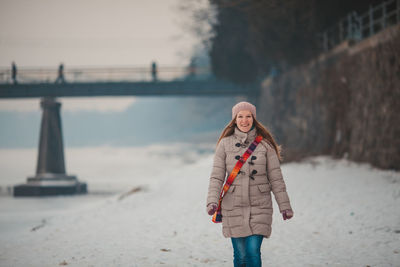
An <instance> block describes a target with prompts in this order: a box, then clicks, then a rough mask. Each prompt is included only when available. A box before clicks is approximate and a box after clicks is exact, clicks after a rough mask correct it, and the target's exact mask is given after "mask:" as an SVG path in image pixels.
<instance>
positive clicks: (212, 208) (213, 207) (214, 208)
mask: <svg viewBox="0 0 400 267" xmlns="http://www.w3.org/2000/svg"><path fill="white" fill-rule="evenodd" d="M217 208H218V205H217V203H210V204H208V206H207V213H208V215H213V214H214V213H215V212H216V211H217Z"/></svg>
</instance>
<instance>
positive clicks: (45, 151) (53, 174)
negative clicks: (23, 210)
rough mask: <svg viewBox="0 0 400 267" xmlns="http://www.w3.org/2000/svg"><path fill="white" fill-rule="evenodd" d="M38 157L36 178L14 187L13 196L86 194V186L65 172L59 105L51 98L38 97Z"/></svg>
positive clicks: (28, 179)
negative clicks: (39, 99) (40, 121)
mask: <svg viewBox="0 0 400 267" xmlns="http://www.w3.org/2000/svg"><path fill="white" fill-rule="evenodd" d="M40 104H41V107H42V109H43V113H42V124H41V128H40V141H39V156H38V161H37V168H36V175H35V176H33V177H28V178H27V183H26V184H20V185H15V186H14V196H51V195H71V194H84V193H87V185H86V183H82V182H79V181H78V179H77V178H76V176H72V175H67V174H66V173H65V163H64V147H63V139H62V128H61V117H60V108H61V103H60V102H57V101H56V100H55V99H54V98H53V97H44V98H42V100H41V102H40Z"/></svg>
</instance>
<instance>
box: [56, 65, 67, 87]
mask: <svg viewBox="0 0 400 267" xmlns="http://www.w3.org/2000/svg"><path fill="white" fill-rule="evenodd" d="M55 83H65V78H64V64H63V63H61V64H60V65H59V66H58V75H57V79H56V81H55Z"/></svg>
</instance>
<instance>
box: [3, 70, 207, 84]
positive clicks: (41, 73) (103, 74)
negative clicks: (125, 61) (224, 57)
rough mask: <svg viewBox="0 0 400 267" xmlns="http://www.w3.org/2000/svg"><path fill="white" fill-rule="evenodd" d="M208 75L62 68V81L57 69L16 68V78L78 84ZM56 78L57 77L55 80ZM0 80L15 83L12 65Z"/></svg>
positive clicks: (203, 77)
mask: <svg viewBox="0 0 400 267" xmlns="http://www.w3.org/2000/svg"><path fill="white" fill-rule="evenodd" d="M209 75H210V70H209V67H174V66H161V67H157V69H156V71H155V73H153V71H152V69H151V67H70V68H69V67H65V69H64V70H63V81H60V79H58V77H59V71H58V69H57V67H54V68H40V67H37V68H27V67H18V68H17V74H16V81H17V83H18V84H28V83H56V81H57V82H66V83H79V82H144V81H147V82H151V81H172V80H185V79H205V77H206V78H208V76H209ZM57 79H58V80H57ZM0 83H1V84H10V83H14V80H13V78H12V68H11V67H10V68H4V67H3V68H0Z"/></svg>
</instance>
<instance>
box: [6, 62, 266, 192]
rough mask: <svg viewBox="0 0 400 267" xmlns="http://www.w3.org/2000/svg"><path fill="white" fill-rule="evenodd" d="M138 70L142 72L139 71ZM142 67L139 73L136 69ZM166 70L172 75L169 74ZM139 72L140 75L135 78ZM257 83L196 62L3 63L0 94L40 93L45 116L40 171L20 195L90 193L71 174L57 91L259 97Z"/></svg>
mask: <svg viewBox="0 0 400 267" xmlns="http://www.w3.org/2000/svg"><path fill="white" fill-rule="evenodd" d="M135 71H136V72H135ZM137 72H139V73H140V75H139V76H135V73H137ZM163 72H166V73H167V74H168V75H165V73H163ZM135 77H136V78H135ZM258 92H259V88H258V86H255V85H247V86H238V85H235V84H232V83H228V82H224V81H218V80H216V79H214V78H212V75H210V74H209V73H207V72H202V71H200V69H198V68H194V67H193V66H192V67H191V68H189V69H187V68H185V69H182V68H171V67H170V68H166V69H154V66H153V67H152V68H151V69H150V70H149V69H146V68H136V69H126V68H123V69H121V68H116V69H112V68H107V69H99V68H96V69H95V70H93V69H73V70H69V71H67V70H66V71H65V72H64V69H63V68H61V69H59V71H58V73H57V72H55V71H54V70H45V69H38V70H34V69H22V70H19V71H18V70H16V69H14V70H12V69H10V70H9V69H3V70H2V69H0V98H33V97H40V98H42V100H41V107H42V110H43V112H42V122H41V128H40V140H39V153H38V155H39V156H38V160H37V168H36V175H35V176H33V177H28V178H27V182H26V183H25V184H20V185H16V186H14V188H13V189H14V190H13V194H14V196H49V195H65V194H84V193H87V184H86V183H83V182H80V181H79V180H78V179H77V177H75V176H71V175H67V173H66V170H65V163H64V145H63V139H62V127H61V113H60V109H61V103H60V102H57V100H56V97H84V96H206V95H208V96H213V95H214V96H221V95H226V96H232V95H238V96H247V97H252V98H256V97H257V96H258Z"/></svg>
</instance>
